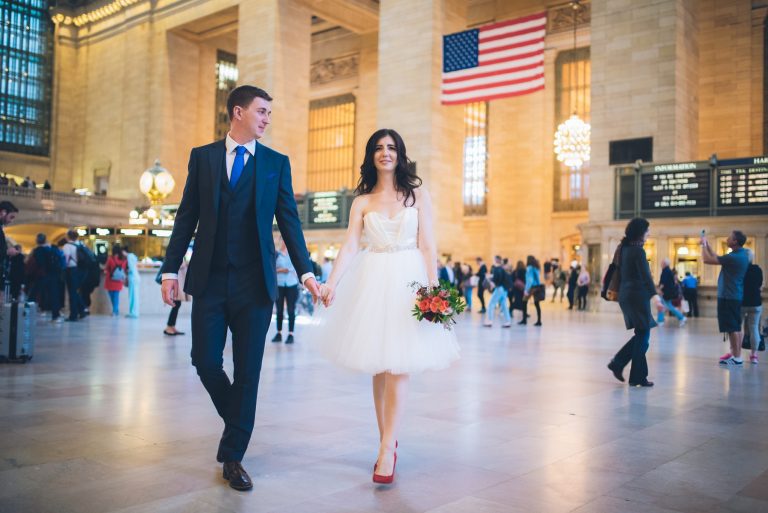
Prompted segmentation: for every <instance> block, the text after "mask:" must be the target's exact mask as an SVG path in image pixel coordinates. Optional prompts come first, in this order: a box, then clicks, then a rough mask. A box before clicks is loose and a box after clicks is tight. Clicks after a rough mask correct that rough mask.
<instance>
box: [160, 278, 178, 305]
mask: <svg viewBox="0 0 768 513" xmlns="http://www.w3.org/2000/svg"><path fill="white" fill-rule="evenodd" d="M160 290H161V292H162V293H163V303H165V304H166V305H169V306H174V304H173V302H174V301H176V299H177V298H178V297H179V280H174V279H165V280H163V283H162V284H161V285H160Z"/></svg>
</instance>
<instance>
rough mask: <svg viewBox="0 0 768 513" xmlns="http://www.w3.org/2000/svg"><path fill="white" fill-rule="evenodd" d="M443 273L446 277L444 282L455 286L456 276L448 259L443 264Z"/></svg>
mask: <svg viewBox="0 0 768 513" xmlns="http://www.w3.org/2000/svg"><path fill="white" fill-rule="evenodd" d="M445 273H446V275H447V276H448V277H447V278H446V281H447V282H448V283H450V284H451V285H453V286H456V275H455V274H454V272H453V261H452V260H451V259H450V258H449V259H448V260H447V261H446V262H445Z"/></svg>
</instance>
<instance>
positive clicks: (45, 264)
mask: <svg viewBox="0 0 768 513" xmlns="http://www.w3.org/2000/svg"><path fill="white" fill-rule="evenodd" d="M36 242H37V247H35V249H33V250H32V253H31V254H30V256H29V259H28V260H27V269H26V273H27V279H28V280H29V281H30V282H31V284H32V287H31V290H30V294H29V296H30V298H31V299H33V300H35V301H37V302H38V304H39V305H40V309H41V310H50V311H51V321H52V322H59V321H61V317H60V315H61V314H60V311H61V304H60V300H59V283H60V281H61V271H62V262H61V258H60V257H59V253H58V251H57V250H55V249H54V248H52V247H51V246H50V245H48V240H47V238H46V236H45V234H44V233H38V234H37V239H36Z"/></svg>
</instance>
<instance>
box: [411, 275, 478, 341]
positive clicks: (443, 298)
mask: <svg viewBox="0 0 768 513" xmlns="http://www.w3.org/2000/svg"><path fill="white" fill-rule="evenodd" d="M411 287H412V288H413V289H414V290H416V304H415V305H414V307H413V316H414V317H416V320H418V321H423V320H427V321H429V322H434V323H435V324H442V325H443V327H444V328H445V329H447V330H450V329H451V328H452V326H453V325H454V324H456V319H455V318H456V316H457V315H458V314H460V313H461V312H463V311H464V309H465V308H466V307H467V305H466V304H465V303H464V298H463V297H461V294H459V291H458V290H457V289H456V287H454V286H453V285H451V284H450V283H448V282H447V281H442V280H441V281H440V285H438V286H436V287H430V286H426V285H422V284H420V283H418V282H413V283H411Z"/></svg>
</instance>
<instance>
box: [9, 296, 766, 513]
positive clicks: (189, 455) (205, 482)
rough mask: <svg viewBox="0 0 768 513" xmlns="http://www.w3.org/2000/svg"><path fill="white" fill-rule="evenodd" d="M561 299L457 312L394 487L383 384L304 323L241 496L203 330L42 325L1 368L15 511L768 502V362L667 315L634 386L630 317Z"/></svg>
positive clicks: (639, 509)
mask: <svg viewBox="0 0 768 513" xmlns="http://www.w3.org/2000/svg"><path fill="white" fill-rule="evenodd" d="M546 306H547V308H546V309H545V311H544V326H543V327H542V328H536V327H533V326H527V327H522V326H514V327H513V328H511V329H504V330H502V329H501V328H500V327H496V328H493V329H488V328H484V327H482V326H481V324H480V321H479V316H478V315H477V314H472V315H470V316H466V318H465V319H463V320H462V322H461V323H460V324H459V325H458V326H457V328H456V329H457V334H458V336H459V338H460V341H461V344H462V359H461V361H460V362H458V363H457V364H455V365H454V366H453V367H452V368H451V369H449V370H447V371H443V372H439V373H426V374H423V375H419V376H415V377H414V378H413V380H412V383H411V394H410V399H409V405H408V412H407V414H406V417H405V420H404V426H403V430H402V432H401V434H400V435H399V441H400V448H399V450H398V464H397V476H396V481H395V484H394V485H393V486H390V487H386V486H376V485H374V484H373V483H371V471H372V465H373V462H374V460H375V457H376V450H377V433H376V427H375V426H376V424H375V417H374V413H373V407H372V399H371V392H370V378H369V377H367V376H361V375H356V374H353V373H349V372H346V371H341V370H338V369H336V368H334V367H332V366H331V365H330V364H328V363H326V362H324V361H323V360H321V359H320V358H319V357H317V356H316V355H315V354H313V352H312V350H311V347H308V344H307V343H306V338H307V336H308V333H309V330H310V329H312V328H310V327H308V326H307V325H306V324H302V325H301V326H300V327H299V329H298V330H297V335H298V336H297V339H298V342H297V344H295V345H294V346H292V347H291V346H285V345H282V344H280V345H278V344H271V343H269V342H268V343H267V349H266V353H265V358H264V370H263V373H262V377H261V389H260V391H259V404H258V408H257V417H256V429H255V432H254V435H253V439H252V441H251V445H250V449H249V451H248V453H247V454H246V458H245V460H244V466H245V467H246V469H248V471H249V472H250V474H251V476H252V477H253V479H254V483H255V486H254V489H253V490H252V491H251V492H246V493H241V492H236V491H234V490H231V489H230V488H228V487H227V486H226V484H225V482H224V481H223V480H222V479H221V476H220V466H219V465H218V464H217V463H216V461H215V454H216V445H217V441H218V436H219V433H220V430H221V423H220V419H219V418H218V417H217V416H216V413H215V411H214V408H213V406H212V404H211V403H210V400H209V398H208V396H207V394H206V393H205V391H204V389H203V388H202V386H201V385H200V383H199V381H198V378H197V376H196V374H195V371H194V369H193V368H192V367H191V366H190V363H189V356H188V354H189V347H190V337H189V335H188V334H187V335H186V336H182V337H174V338H172V337H163V335H162V334H161V331H162V328H163V325H164V320H165V317H164V316H163V315H162V314H159V313H158V314H154V315H151V314H150V315H145V316H143V317H142V318H141V319H140V320H138V321H134V320H129V319H124V318H118V319H112V318H108V317H91V318H89V319H87V320H86V321H84V322H81V323H77V324H72V325H70V324H63V325H50V324H49V323H41V324H40V325H39V326H38V328H39V329H38V337H37V348H36V354H35V357H34V360H33V361H32V362H31V363H29V364H27V365H3V366H0V411H1V412H2V414H1V415H0V512H3V513H5V512H8V513H97V512H98V513H106V512H109V513H118V512H119V513H170V512H174V513H176V512H178V513H230V512H249V513H254V512H288V513H303V512H307V513H310V512H311V513H326V512H327V513H342V512H350V513H352V512H361V513H362V512H396V513H409V512H429V513H461V512H471V513H518V512H519V513H523V512H525V513H535V512H541V513H561V512H562V513H565V512H579V513H587V512H588V513H669V512H686V513H706V512H749V513H757V512H768V439H767V438H766V433H767V432H768V431H767V430H766V428H767V427H768V402H767V401H766V396H767V395H768V379H767V378H768V358H766V361H765V362H764V363H761V364H760V365H757V366H754V365H749V364H747V365H745V367H744V368H743V369H734V370H728V369H723V368H719V367H718V365H717V357H718V356H719V355H720V354H721V353H722V352H724V348H725V345H724V344H723V342H722V338H721V337H719V336H718V335H717V334H716V333H715V331H716V326H715V322H714V321H713V320H712V319H694V320H692V321H691V322H690V323H689V324H688V326H686V327H684V328H682V329H680V328H678V327H677V325H676V324H677V323H676V322H675V321H671V322H668V323H667V326H664V327H662V328H660V329H656V330H654V331H653V334H652V338H651V350H650V353H649V364H650V369H651V374H650V378H651V379H652V380H654V381H655V382H656V386H655V387H654V388H652V389H638V388H632V389H630V388H628V387H627V386H625V385H624V386H623V385H622V384H620V383H619V382H617V381H615V380H614V378H613V377H612V376H611V374H610V373H609V371H608V370H607V369H606V368H605V364H606V362H607V361H608V359H609V358H610V356H611V355H612V353H613V352H614V351H615V350H616V349H617V348H618V347H619V346H620V344H622V343H623V342H624V340H625V339H626V338H628V335H627V332H625V330H624V329H623V326H622V323H621V320H620V318H619V317H618V316H617V315H615V314H598V313H594V312H568V311H566V310H563V309H562V307H561V306H560V305H559V304H556V305H549V304H547V305H546ZM183 309H184V310H186V312H183V313H182V316H181V318H180V321H179V328H180V329H183V330H185V331H187V332H188V328H189V306H188V305H186V304H185V305H184V307H183ZM271 334H272V333H270V336H271ZM227 354H229V353H227Z"/></svg>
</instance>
